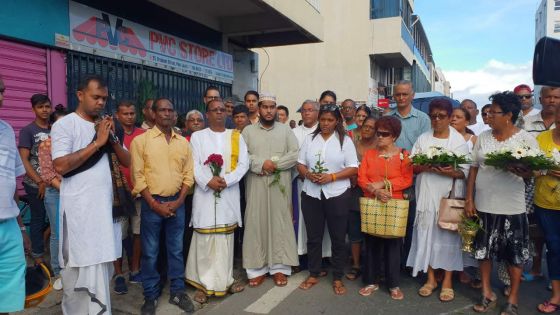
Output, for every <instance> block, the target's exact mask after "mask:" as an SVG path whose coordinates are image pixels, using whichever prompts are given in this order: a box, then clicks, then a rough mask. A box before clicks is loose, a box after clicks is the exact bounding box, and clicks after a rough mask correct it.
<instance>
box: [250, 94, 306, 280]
mask: <svg viewBox="0 0 560 315" xmlns="http://www.w3.org/2000/svg"><path fill="white" fill-rule="evenodd" d="M258 108H259V122H257V123H256V124H252V125H250V126H247V127H246V128H245V129H244V130H243V138H244V139H245V142H246V143H247V148H248V151H249V157H250V172H249V173H248V174H247V178H246V180H247V181H246V185H247V186H246V189H247V191H246V196H247V198H246V199H247V209H246V212H245V236H244V240H243V267H244V268H245V269H246V270H247V276H248V278H249V286H251V287H256V286H259V285H260V284H262V282H263V281H264V279H265V277H266V274H268V273H270V275H272V276H273V277H274V283H275V284H276V285H277V286H285V285H286V284H287V283H288V280H287V278H286V276H289V275H290V274H291V272H292V269H291V266H297V265H298V255H297V248H296V239H295V234H294V230H293V224H292V215H291V213H290V209H291V206H290V203H291V200H292V196H291V195H292V190H291V189H290V184H291V177H292V174H291V170H292V168H293V167H294V166H295V164H296V161H297V155H298V142H297V139H296V137H295V136H294V133H293V132H292V130H291V129H290V127H289V126H287V125H285V124H281V123H277V122H276V121H275V118H276V98H275V97H274V96H272V95H269V94H264V93H263V95H261V96H260V98H259V103H258Z"/></svg>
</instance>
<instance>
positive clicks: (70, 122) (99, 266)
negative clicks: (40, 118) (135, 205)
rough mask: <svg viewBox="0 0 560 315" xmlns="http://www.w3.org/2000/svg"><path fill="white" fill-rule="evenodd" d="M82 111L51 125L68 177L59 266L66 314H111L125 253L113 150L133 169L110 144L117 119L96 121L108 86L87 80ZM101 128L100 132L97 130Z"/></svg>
mask: <svg viewBox="0 0 560 315" xmlns="http://www.w3.org/2000/svg"><path fill="white" fill-rule="evenodd" d="M76 94H77V97H78V102H79V103H78V108H77V109H76V111H75V112H74V113H72V114H70V115H67V116H65V117H63V118H61V119H60V120H58V121H57V122H56V123H55V124H54V125H53V127H52V131H51V137H52V157H53V163H54V167H55V169H56V171H57V172H58V173H60V174H61V175H62V176H63V179H62V185H61V189H60V219H59V220H60V221H59V222H60V227H61V229H60V231H61V233H60V242H61V244H62V246H60V248H61V254H60V255H59V258H60V265H61V267H63V268H64V269H63V270H62V273H61V274H62V283H63V287H64V295H63V297H62V312H63V313H64V314H110V313H111V301H110V291H109V283H110V279H111V276H112V273H113V265H112V262H113V261H114V260H116V259H117V258H118V257H120V255H121V252H122V250H121V236H120V226H119V225H118V223H114V221H113V215H112V211H113V210H112V209H113V184H112V179H111V169H110V166H109V159H108V154H107V152H108V150H111V149H112V150H114V152H115V153H116V154H117V158H118V160H119V162H120V163H121V164H122V165H123V166H124V167H128V166H129V165H130V156H129V154H128V152H127V151H126V150H124V149H123V148H122V146H121V145H120V144H119V143H118V141H116V142H113V141H112V140H111V141H109V138H110V133H111V129H112V128H113V121H112V119H110V118H104V119H102V120H101V121H100V122H98V123H97V126H96V123H95V121H96V120H97V119H98V118H99V115H100V114H101V113H102V112H103V110H104V108H105V103H106V101H107V97H108V91H107V85H106V84H105V83H104V81H103V79H102V78H101V77H98V76H87V77H85V78H84V80H82V82H81V83H80V84H79V85H78V91H77V93H76ZM96 129H97V131H96Z"/></svg>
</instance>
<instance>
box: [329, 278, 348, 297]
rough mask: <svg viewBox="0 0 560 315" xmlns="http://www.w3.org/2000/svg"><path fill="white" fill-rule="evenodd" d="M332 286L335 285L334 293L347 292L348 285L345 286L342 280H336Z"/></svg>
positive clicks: (341, 293) (342, 293)
mask: <svg viewBox="0 0 560 315" xmlns="http://www.w3.org/2000/svg"><path fill="white" fill-rule="evenodd" d="M332 287H333V291H334V294H336V295H344V294H346V287H345V286H344V283H342V281H340V280H334V281H333V284H332Z"/></svg>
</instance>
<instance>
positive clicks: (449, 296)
mask: <svg viewBox="0 0 560 315" xmlns="http://www.w3.org/2000/svg"><path fill="white" fill-rule="evenodd" d="M454 299H455V291H453V289H451V288H442V289H441V292H440V293H439V300H440V301H442V302H451V301H453V300H454Z"/></svg>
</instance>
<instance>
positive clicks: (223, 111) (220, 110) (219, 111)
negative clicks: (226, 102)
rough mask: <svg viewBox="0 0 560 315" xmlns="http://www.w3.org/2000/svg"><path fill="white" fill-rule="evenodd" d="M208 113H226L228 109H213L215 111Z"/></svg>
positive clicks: (211, 110) (210, 110)
mask: <svg viewBox="0 0 560 315" xmlns="http://www.w3.org/2000/svg"><path fill="white" fill-rule="evenodd" d="M208 111H209V112H212V113H225V112H226V109H225V108H213V109H209V110H208Z"/></svg>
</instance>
